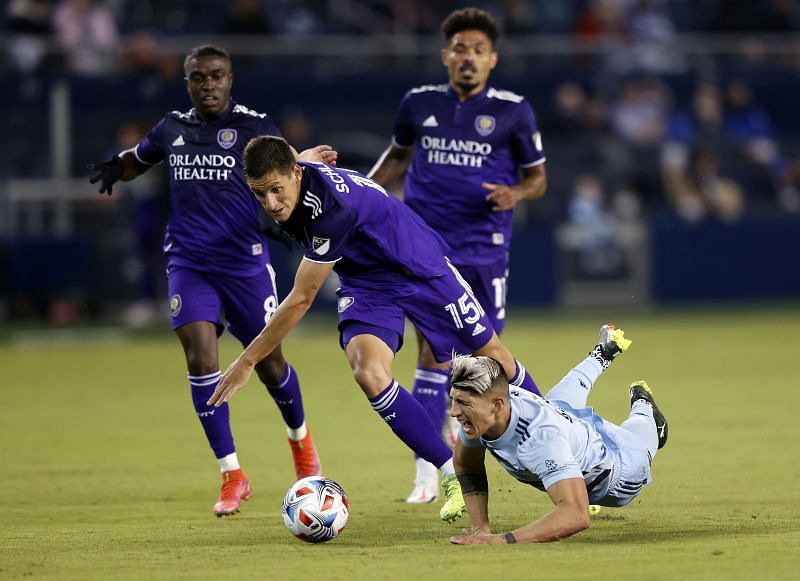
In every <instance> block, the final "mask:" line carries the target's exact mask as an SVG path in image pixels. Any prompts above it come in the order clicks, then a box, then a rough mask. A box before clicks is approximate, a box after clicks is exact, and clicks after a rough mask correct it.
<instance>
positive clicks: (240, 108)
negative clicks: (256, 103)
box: [233, 103, 267, 119]
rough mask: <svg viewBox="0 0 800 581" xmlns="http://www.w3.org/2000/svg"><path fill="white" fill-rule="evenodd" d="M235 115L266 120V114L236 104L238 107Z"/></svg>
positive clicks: (234, 110)
mask: <svg viewBox="0 0 800 581" xmlns="http://www.w3.org/2000/svg"><path fill="white" fill-rule="evenodd" d="M233 112H234V113H242V114H244V115H249V116H250V117H258V118H260V119H266V117H267V114H266V113H259V112H258V111H253V110H252V109H250V108H248V107H245V106H244V105H240V104H239V103H236V106H235V107H234V108H233Z"/></svg>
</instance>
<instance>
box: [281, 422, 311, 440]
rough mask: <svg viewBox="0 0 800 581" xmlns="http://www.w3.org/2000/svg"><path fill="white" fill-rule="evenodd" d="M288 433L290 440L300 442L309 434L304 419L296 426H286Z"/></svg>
mask: <svg viewBox="0 0 800 581" xmlns="http://www.w3.org/2000/svg"><path fill="white" fill-rule="evenodd" d="M286 433H287V434H289V439H290V440H292V441H293V442H299V441H300V440H302V439H303V438H305V437H306V435H307V434H308V428H307V427H306V423H305V421H304V422H303V423H302V424H300V425H299V426H298V427H296V428H290V427H289V426H286Z"/></svg>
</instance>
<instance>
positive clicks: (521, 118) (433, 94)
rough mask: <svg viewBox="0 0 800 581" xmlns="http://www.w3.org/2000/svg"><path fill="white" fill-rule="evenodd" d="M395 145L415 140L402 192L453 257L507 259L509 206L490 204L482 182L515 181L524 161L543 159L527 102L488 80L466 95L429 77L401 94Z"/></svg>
mask: <svg viewBox="0 0 800 581" xmlns="http://www.w3.org/2000/svg"><path fill="white" fill-rule="evenodd" d="M392 141H393V143H394V145H396V146H398V147H405V148H407V147H413V148H414V154H413V157H412V159H411V165H410V166H409V168H408V172H407V174H406V179H405V187H404V194H403V199H404V201H405V202H406V204H408V205H409V206H410V207H411V208H412V209H413V210H414V211H416V212H417V213H418V214H419V215H420V216H422V217H423V219H424V220H425V221H426V222H427V223H428V225H430V226H431V228H433V229H434V230H435V231H436V232H438V233H439V234H440V235H441V236H442V237H443V238H444V239H445V241H446V242H447V244H448V245H449V246H450V251H449V252H448V256H449V257H450V259H451V260H452V261H453V263H455V264H472V265H483V264H492V263H494V262H497V261H498V260H503V259H504V257H505V255H506V253H507V252H508V249H509V244H510V241H511V210H508V211H504V212H495V211H493V207H494V206H493V204H492V203H490V202H487V201H486V196H487V195H489V193H490V190H488V189H486V188H484V187H482V183H483V182H488V183H495V184H504V185H514V184H517V183H519V169H520V168H524V167H532V166H535V165H539V164H541V163H544V161H545V157H544V152H543V150H542V139H541V135H540V134H539V129H538V126H537V124H536V117H535V115H534V113H533V109H532V108H531V105H530V103H529V102H528V101H527V100H526V99H525V98H524V97H522V96H520V95H516V94H514V93H512V92H511V91H503V90H498V89H495V88H493V87H486V88H485V89H484V90H483V91H481V92H480V93H479V94H477V95H474V96H472V97H470V98H469V99H467V100H466V101H464V102H461V101H460V100H459V99H458V96H457V95H456V93H455V91H454V90H453V88H452V87H450V86H449V85H425V86H422V87H417V88H415V89H412V90H410V91H409V92H408V93H406V95H405V96H404V97H403V100H402V102H401V103H400V107H399V109H398V113H397V119H396V121H395V129H394V135H393V137H392Z"/></svg>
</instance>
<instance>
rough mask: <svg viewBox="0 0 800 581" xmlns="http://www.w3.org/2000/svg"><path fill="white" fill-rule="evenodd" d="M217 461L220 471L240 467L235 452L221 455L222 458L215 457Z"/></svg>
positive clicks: (228, 470)
mask: <svg viewBox="0 0 800 581" xmlns="http://www.w3.org/2000/svg"><path fill="white" fill-rule="evenodd" d="M217 462H219V471H220V472H230V471H231V470H239V468H240V466H239V457H238V456H237V455H236V452H234V453H233V454H228V455H227V456H223V457H222V458H217Z"/></svg>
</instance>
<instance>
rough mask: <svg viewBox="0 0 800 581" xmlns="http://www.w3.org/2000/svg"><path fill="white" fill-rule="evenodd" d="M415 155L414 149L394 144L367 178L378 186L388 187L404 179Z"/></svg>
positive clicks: (384, 153) (383, 154) (382, 155)
mask: <svg viewBox="0 0 800 581" xmlns="http://www.w3.org/2000/svg"><path fill="white" fill-rule="evenodd" d="M413 155H414V148H413V147H397V146H396V145H394V144H392V145H390V146H389V147H388V148H387V149H386V151H384V152H383V153H382V154H381V156H380V158H379V159H378V161H377V162H375V165H374V166H373V168H372V169H371V170H369V173H368V174H367V177H368V178H370V179H371V180H372V181H374V182H375V183H377V184H378V185H381V186H383V187H387V186H389V185H391V184H392V183H393V182H396V181H397V180H399V179H400V178H401V177H403V174H404V173H406V169H408V165H409V164H410V163H411V158H412V156H413Z"/></svg>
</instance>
